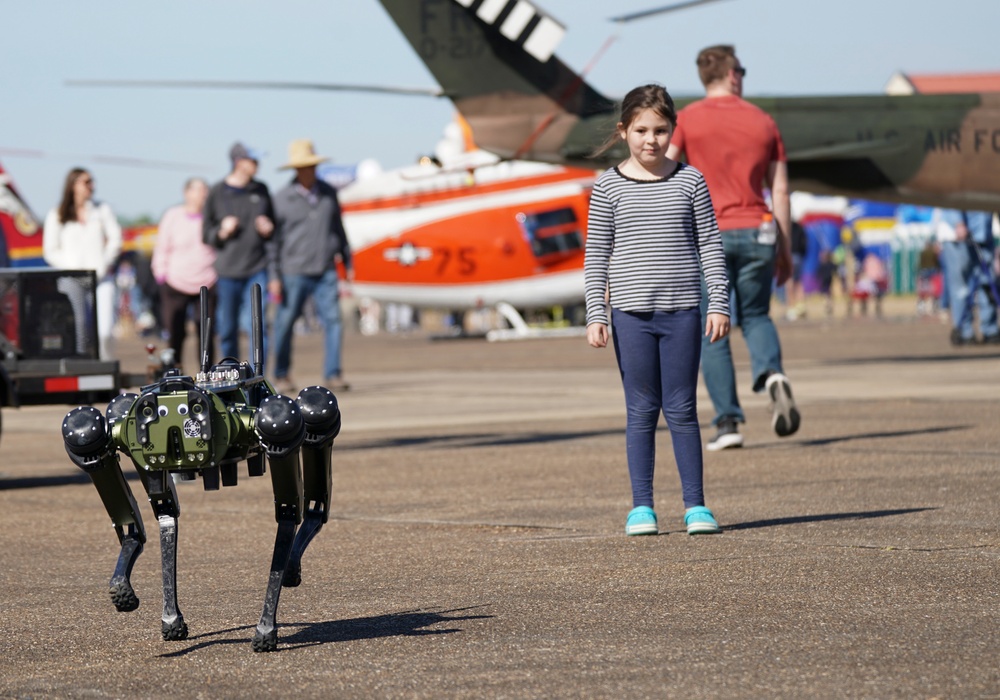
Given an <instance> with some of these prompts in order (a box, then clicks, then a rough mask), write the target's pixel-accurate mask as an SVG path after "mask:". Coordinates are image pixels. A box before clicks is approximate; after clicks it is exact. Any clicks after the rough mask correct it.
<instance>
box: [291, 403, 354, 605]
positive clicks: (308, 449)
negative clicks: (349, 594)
mask: <svg viewBox="0 0 1000 700" xmlns="http://www.w3.org/2000/svg"><path fill="white" fill-rule="evenodd" d="M298 404H299V409H300V410H301V411H302V417H303V418H304V419H305V423H306V437H305V441H304V442H303V444H302V477H303V484H304V497H305V504H306V511H305V516H304V519H303V522H302V526H301V527H300V528H299V531H298V533H296V535H295V542H294V544H293V545H292V553H291V556H290V557H289V559H288V567H287V568H286V569H285V577H284V579H283V580H282V584H281V585H283V586H286V587H288V588H294V587H295V586H298V585H299V584H300V583H302V555H303V554H304V553H305V551H306V547H308V546H309V543H310V542H312V539H313V537H315V536H316V534H317V533H318V532H319V531H320V529H322V527H323V525H324V523H326V521H327V520H329V518H330V496H331V492H332V490H333V477H332V472H331V454H332V452H333V440H334V438H336V437H337V435H338V434H339V433H340V408H339V407H338V405H337V397H336V396H334V394H333V392H332V391H330V390H329V389H327V388H326V387H322V386H311V387H308V388H307V389H303V390H302V391H300V392H299V397H298Z"/></svg>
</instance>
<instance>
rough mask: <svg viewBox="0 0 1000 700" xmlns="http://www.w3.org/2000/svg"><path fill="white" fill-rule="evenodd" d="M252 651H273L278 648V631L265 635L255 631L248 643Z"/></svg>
mask: <svg viewBox="0 0 1000 700" xmlns="http://www.w3.org/2000/svg"><path fill="white" fill-rule="evenodd" d="M250 645H251V646H252V647H253V650H254V651H257V652H261V651H274V650H275V649H277V648H278V630H271V631H270V632H267V633H266V634H264V633H262V632H261V631H260V630H257V631H255V632H254V633H253V641H251V642H250Z"/></svg>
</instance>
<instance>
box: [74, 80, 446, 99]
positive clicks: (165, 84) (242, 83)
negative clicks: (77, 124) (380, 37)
mask: <svg viewBox="0 0 1000 700" xmlns="http://www.w3.org/2000/svg"><path fill="white" fill-rule="evenodd" d="M66 85H69V86H73V87H132V88H135V87H154V88H214V89H222V90H230V89H235V90H325V91H339V92H374V93H381V94H387V95H415V96H420V97H445V94H444V92H443V91H442V90H441V89H440V88H411V87H395V86H391V85H350V84H345V83H303V82H290V81H283V80H278V81H263V80H67V81H66Z"/></svg>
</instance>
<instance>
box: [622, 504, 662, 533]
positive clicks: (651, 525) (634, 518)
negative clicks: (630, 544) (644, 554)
mask: <svg viewBox="0 0 1000 700" xmlns="http://www.w3.org/2000/svg"><path fill="white" fill-rule="evenodd" d="M659 532H660V531H659V529H658V528H657V527H656V511H654V510H653V509H652V508H650V507H649V506H637V507H635V508H633V509H632V510H630V511H629V512H628V518H626V519H625V534H626V535H657V534H659Z"/></svg>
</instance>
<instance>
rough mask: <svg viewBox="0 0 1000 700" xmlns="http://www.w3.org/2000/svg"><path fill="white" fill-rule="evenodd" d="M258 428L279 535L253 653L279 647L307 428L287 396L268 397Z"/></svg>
mask: <svg viewBox="0 0 1000 700" xmlns="http://www.w3.org/2000/svg"><path fill="white" fill-rule="evenodd" d="M254 423H255V429H256V432H257V436H258V437H259V438H260V441H261V444H262V445H263V446H264V448H265V450H266V452H267V461H268V463H269V464H270V467H271V486H272V488H273V489H274V509H275V519H276V520H277V521H278V532H277V535H276V537H275V540H274V553H273V554H272V556H271V571H270V574H269V575H268V579H267V591H266V593H265V594H264V609H263V610H262V611H261V615H260V622H258V623H257V629H256V630H255V631H254V636H253V641H252V644H251V646H252V648H253V650H254V651H274V650H275V649H276V648H277V646H278V630H277V622H276V617H277V614H278V599H279V598H280V596H281V581H282V578H283V577H284V575H285V568H286V567H287V565H288V556H289V554H290V552H291V550H292V542H293V541H294V539H295V529H296V528H297V527H298V525H299V523H301V522H302V506H303V495H302V465H301V463H300V461H299V453H300V452H301V446H302V441H303V439H304V438H305V432H306V426H305V421H304V420H303V418H302V412H301V411H300V410H299V407H298V404H296V403H295V402H294V401H292V400H291V399H290V398H288V397H287V396H280V395H279V396H269V397H267V398H265V399H264V400H263V401H261V403H260V406H259V407H258V408H257V412H256V414H255V415H254Z"/></svg>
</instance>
